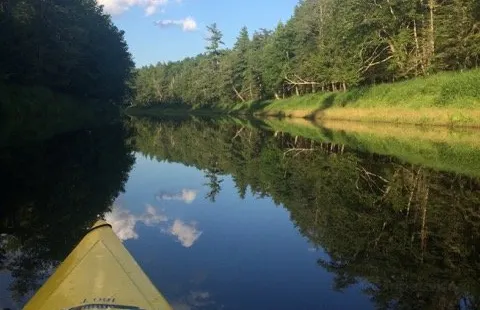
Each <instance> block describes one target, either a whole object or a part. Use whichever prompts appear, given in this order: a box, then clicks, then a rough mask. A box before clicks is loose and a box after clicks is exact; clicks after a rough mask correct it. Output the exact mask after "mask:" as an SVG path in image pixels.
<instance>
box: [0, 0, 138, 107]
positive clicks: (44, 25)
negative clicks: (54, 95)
mask: <svg viewBox="0 0 480 310" xmlns="http://www.w3.org/2000/svg"><path fill="white" fill-rule="evenodd" d="M132 71H133V61H132V59H131V55H130V53H129V52H128V47H127V44H126V42H125V40H124V38H123V31H120V30H119V29H117V27H115V26H114V24H113V23H112V21H111V19H110V17H109V16H108V15H106V14H105V13H104V12H103V10H102V8H101V7H99V6H98V5H97V3H96V1H95V0H70V1H64V0H41V1H39V0H14V1H11V0H10V1H9V0H7V1H0V81H4V82H8V83H16V84H23V85H35V86H44V87H47V88H50V89H52V90H55V91H60V92H65V93H69V94H72V95H75V96H79V97H89V98H97V99H103V100H105V101H106V100H110V99H111V100H120V99H123V98H124V96H125V95H126V94H127V92H128V91H129V88H128V87H127V86H128V85H127V83H128V81H129V79H130V77H131V74H132Z"/></svg>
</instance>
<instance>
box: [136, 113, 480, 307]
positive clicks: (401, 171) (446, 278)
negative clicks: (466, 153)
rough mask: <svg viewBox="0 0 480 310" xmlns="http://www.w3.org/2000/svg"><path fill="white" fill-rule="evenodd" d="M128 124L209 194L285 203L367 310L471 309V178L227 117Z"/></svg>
mask: <svg viewBox="0 0 480 310" xmlns="http://www.w3.org/2000/svg"><path fill="white" fill-rule="evenodd" d="M131 125H132V127H133V128H134V137H135V140H136V145H137V148H138V151H140V152H142V153H143V154H144V155H146V156H148V157H150V158H154V159H156V160H158V161H162V162H163V161H168V162H178V163H182V164H184V165H187V166H194V167H196V168H198V169H201V170H203V171H204V173H205V177H206V179H207V181H208V183H207V184H208V185H209V186H210V189H211V191H210V192H209V193H208V195H207V198H210V199H212V200H214V199H215V196H216V195H217V194H218V193H219V192H220V191H221V190H222V180H224V179H225V178H228V177H229V175H230V176H231V177H232V179H233V181H234V183H235V186H236V188H237V190H238V195H239V196H240V197H245V196H246V193H248V192H251V193H252V194H253V195H255V196H257V197H270V198H271V199H272V200H273V201H274V202H275V203H276V204H278V205H282V206H283V207H285V208H286V209H287V210H288V211H289V212H290V218H291V219H292V221H293V222H294V224H295V226H296V227H297V229H298V230H299V231H300V232H301V233H302V234H303V235H304V236H305V237H306V238H308V240H309V241H310V242H311V243H312V245H313V246H315V247H319V248H322V249H323V250H324V251H325V253H327V254H328V257H329V259H325V258H324V257H325V256H322V257H323V259H318V265H319V267H322V268H325V269H326V270H328V271H329V272H331V273H332V274H333V275H334V287H335V289H337V290H340V291H342V290H346V289H348V288H349V287H350V286H352V285H354V284H356V283H362V284H363V285H362V287H363V293H364V294H366V295H367V296H369V298H370V299H371V300H372V301H373V302H374V304H375V306H376V308H377V309H478V307H479V306H480V285H479V282H478V279H479V277H480V275H479V274H478V264H479V263H480V261H479V256H478V249H477V248H478V242H479V239H478V236H479V230H480V221H479V219H480V217H479V215H480V213H479V211H480V210H479V206H480V194H479V193H480V192H479V190H480V180H479V178H478V177H469V176H464V175H462V174H458V173H450V172H442V171H438V170H433V169H429V168H426V167H423V166H419V165H415V164H410V163H408V162H403V161H400V160H398V159H397V158H395V157H392V156H384V155H376V154H372V153H368V152H365V153H364V152H361V151H355V150H352V149H350V148H349V147H348V146H345V145H343V144H335V143H331V142H322V140H312V139H308V138H303V137H301V136H291V135H288V134H285V133H282V132H280V131H277V132H273V131H266V130H261V129H257V128H256V127H255V126H245V125H244V124H235V123H233V122H218V121H210V120H201V119H196V120H191V121H173V120H170V121H164V122H161V123H159V122H157V121H151V120H148V119H132V122H131ZM339 184H341V186H339ZM453 193H455V194H453Z"/></svg>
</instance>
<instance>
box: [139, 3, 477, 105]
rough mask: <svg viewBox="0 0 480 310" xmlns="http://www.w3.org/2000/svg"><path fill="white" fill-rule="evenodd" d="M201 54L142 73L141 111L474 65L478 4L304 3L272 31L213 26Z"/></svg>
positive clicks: (282, 94)
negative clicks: (232, 37)
mask: <svg viewBox="0 0 480 310" xmlns="http://www.w3.org/2000/svg"><path fill="white" fill-rule="evenodd" d="M208 31H209V33H210V36H209V37H208V46H207V50H206V53H204V54H201V55H198V56H197V57H193V58H187V59H185V60H182V61H179V62H169V63H159V64H157V65H156V66H148V67H144V68H142V69H140V70H139V72H138V78H137V81H136V90H137V92H138V94H137V100H136V101H137V104H139V105H150V104H156V103H175V104H179V103H183V104H188V105H208V104H217V103H232V102H243V101H252V100H261V99H266V98H281V97H285V96H290V95H293V94H297V95H298V94H305V93H312V92H318V91H338V90H346V89H348V88H350V87H352V86H356V85H370V84H375V83H380V82H391V81H397V80H403V79H409V78H414V77H417V76H425V75H429V74H431V73H434V72H437V71H440V70H463V69H469V68H476V67H478V65H479V64H480V4H479V2H478V1H476V0H422V1H415V0H377V1H373V0H347V1H345V0H303V1H301V2H300V3H299V4H298V6H297V7H296V8H295V12H294V14H293V16H292V18H291V19H290V20H288V21H287V22H286V23H280V24H279V25H278V26H277V28H276V29H275V30H274V31H270V30H265V29H261V30H258V31H255V32H254V33H253V35H252V36H250V35H249V32H248V30H247V28H243V29H242V30H241V31H240V34H239V36H238V38H237V41H236V43H235V45H234V46H233V48H231V49H220V48H221V47H222V33H221V31H219V29H218V28H217V25H212V26H210V27H208Z"/></svg>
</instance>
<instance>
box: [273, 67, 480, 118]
mask: <svg viewBox="0 0 480 310" xmlns="http://www.w3.org/2000/svg"><path fill="white" fill-rule="evenodd" d="M333 107H355V108H378V107H402V108H411V109H416V108H426V107H437V108H440V107H456V108H479V107H480V70H471V71H467V72H443V73H438V74H435V75H432V76H429V77H425V78H416V79H412V80H408V81H402V82H397V83H391V84H380V85H375V86H370V87H363V88H356V89H352V90H350V91H348V92H345V93H326V94H325V93H324V94H313V95H307V96H303V97H294V98H289V99H285V100H278V101H274V102H272V103H271V104H269V105H268V106H267V107H266V108H265V110H275V109H278V110H289V109H307V108H323V109H328V108H333Z"/></svg>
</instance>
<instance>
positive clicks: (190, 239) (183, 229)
mask: <svg viewBox="0 0 480 310" xmlns="http://www.w3.org/2000/svg"><path fill="white" fill-rule="evenodd" d="M196 226H197V225H196V223H190V224H186V223H184V222H183V221H181V220H175V222H174V223H173V225H172V226H171V227H170V229H169V230H168V232H169V233H170V234H172V235H173V236H175V237H177V239H178V241H179V242H180V243H181V244H182V245H183V246H184V247H186V248H190V247H192V246H193V244H194V243H195V242H196V241H197V240H198V238H200V236H201V235H202V233H203V232H202V231H199V230H198V229H197V227H196Z"/></svg>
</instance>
